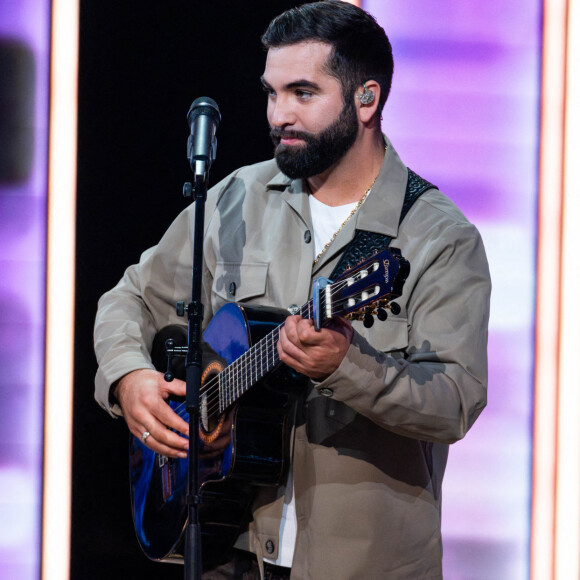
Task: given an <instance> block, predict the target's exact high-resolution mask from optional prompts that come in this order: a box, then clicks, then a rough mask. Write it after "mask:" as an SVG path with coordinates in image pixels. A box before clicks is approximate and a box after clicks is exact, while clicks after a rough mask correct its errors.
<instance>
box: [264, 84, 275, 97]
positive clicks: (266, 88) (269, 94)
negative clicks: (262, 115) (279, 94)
mask: <svg viewBox="0 0 580 580" xmlns="http://www.w3.org/2000/svg"><path fill="white" fill-rule="evenodd" d="M262 90H263V91H264V92H265V93H266V94H267V95H268V96H269V97H271V96H274V95H275V94H276V93H275V92H274V89H272V88H271V87H265V86H262Z"/></svg>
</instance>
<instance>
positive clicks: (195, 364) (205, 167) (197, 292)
mask: <svg viewBox="0 0 580 580" xmlns="http://www.w3.org/2000/svg"><path fill="white" fill-rule="evenodd" d="M199 101H202V102H203V99H198V101H195V102H194V104H193V105H192V108H193V107H194V106H195V105H196V103H198V102H199ZM211 103H213V101H211ZM203 104H204V105H205V104H206V103H205V102H203ZM213 104H214V105H215V103H213ZM215 108H216V110H217V105H215ZM218 115H219V112H218ZM193 133H194V129H193V127H192V135H190V137H189V140H188V157H189V163H190V167H191V170H192V171H193V173H194V180H193V186H192V184H191V183H186V184H185V185H184V187H183V195H184V196H185V197H191V196H192V193H193V198H194V202H195V216H194V234H193V271H192V284H191V303H190V304H189V305H188V306H187V318H188V344H187V355H186V358H185V383H186V407H187V412H188V413H189V454H188V489H187V511H188V519H187V525H186V531H185V548H184V559H185V580H201V574H202V562H201V525H200V522H199V506H200V504H201V494H200V493H199V481H198V479H199V478H198V474H199V420H200V389H201V375H202V342H201V338H202V323H203V304H202V302H201V288H202V271H203V234H204V221H205V202H206V199H207V183H208V179H209V167H210V165H211V162H212V160H213V157H215V149H216V141H215V136H214V139H213V142H212V144H211V145H210V146H209V157H203V156H202V157H201V158H200V157H199V156H197V155H196V154H195V153H196V150H195V147H196V144H195V142H194V135H193ZM205 143H206V142H203V141H202V145H204V144H205ZM198 144H199V141H198Z"/></svg>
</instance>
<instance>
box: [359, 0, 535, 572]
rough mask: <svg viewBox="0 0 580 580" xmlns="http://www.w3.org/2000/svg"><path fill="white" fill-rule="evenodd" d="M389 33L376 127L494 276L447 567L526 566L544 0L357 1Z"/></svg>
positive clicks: (452, 487)
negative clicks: (475, 243) (441, 198)
mask: <svg viewBox="0 0 580 580" xmlns="http://www.w3.org/2000/svg"><path fill="white" fill-rule="evenodd" d="M363 8H365V9H366V10H368V11H369V12H371V13H372V14H374V15H375V16H376V17H377V19H378V21H379V23H380V24H381V25H382V26H383V27H384V28H385V31H386V32H387V34H388V35H389V38H390V39H391V41H392V44H393V50H394V57H395V76H394V79H393V89H392V93H391V97H390V98H389V101H388V102H387V105H386V108H385V114H384V121H383V130H384V132H385V133H386V134H387V135H389V137H390V138H391V140H392V141H393V144H394V145H395V147H396V148H397V150H398V151H399V153H400V155H401V156H402V158H403V160H404V161H405V162H406V163H407V165H409V166H410V167H411V168H413V169H414V170H415V171H417V172H418V173H419V174H420V175H422V176H423V177H425V178H426V179H428V180H429V181H432V182H434V183H436V184H437V185H438V186H439V188H440V189H441V190H442V191H443V192H444V193H446V194H447V195H449V196H450V197H451V198H452V199H453V200H454V201H455V202H456V203H457V204H458V205H459V207H460V208H461V209H462V210H463V211H464V213H465V214H466V215H467V217H468V218H469V219H470V220H471V221H472V222H474V223H475V224H476V225H477V226H478V228H479V230H480V232H481V233H482V236H483V239H484V241H485V244H486V249H487V254H488V259H489V262H490V269H491V275H492V281H493V294H492V314H491V320H490V338H489V371H490V373H489V393H488V394H489V402H488V407H487V409H486V410H485V411H484V412H483V414H482V416H481V417H480V418H479V419H478V421H477V422H476V424H475V426H474V427H473V429H472V430H471V431H470V433H469V434H468V435H467V437H466V438H465V440H464V441H462V442H459V443H458V444H456V445H454V446H453V447H452V448H451V453H450V459H449V464H448V469H447V474H446V479H445V484H444V501H443V534H444V569H445V579H446V580H464V579H467V578H469V580H492V579H496V578H509V579H510V580H520V579H521V580H524V579H525V578H527V577H528V542H529V526H530V513H529V504H530V487H531V479H530V477H531V444H532V442H531V435H532V431H531V425H532V403H533V401H532V396H533V341H534V332H533V325H534V285H535V278H534V254H535V244H536V214H535V212H536V198H537V152H538V118H539V90H540V87H539V79H540V74H539V71H540V51H541V2H540V1H537V2H531V3H530V2H528V1H526V0H513V1H512V2H507V3H506V2H503V1H501V0H490V1H488V2H476V1H474V0H470V1H465V0H442V1H440V2H421V1H420V0H387V1H385V0H363Z"/></svg>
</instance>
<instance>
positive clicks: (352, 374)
mask: <svg viewBox="0 0 580 580" xmlns="http://www.w3.org/2000/svg"><path fill="white" fill-rule="evenodd" d="M385 359H386V355H385V353H383V352H382V351H379V350H376V349H375V348H373V347H372V346H371V345H370V344H369V343H368V341H367V340H366V339H365V338H364V337H362V336H361V335H360V334H359V333H358V332H357V331H356V330H355V332H354V334H353V337H352V342H351V343H350V346H349V348H348V350H347V352H346V355H345V357H344V358H343V359H342V362H341V363H340V365H339V367H338V368H337V369H336V370H335V371H334V372H333V373H332V374H331V375H329V376H328V377H326V378H325V379H324V380H323V381H315V380H313V381H312V383H313V385H314V387H315V389H316V390H317V391H318V394H319V395H321V396H324V397H333V398H334V399H337V400H338V401H346V400H348V399H352V398H354V397H356V396H357V395H358V394H359V393H360V392H361V391H362V390H363V389H364V387H365V385H366V384H367V383H368V382H369V377H373V378H375V379H378V380H382V377H383V375H384V367H383V365H384V361H385Z"/></svg>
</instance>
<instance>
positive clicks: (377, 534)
mask: <svg viewBox="0 0 580 580" xmlns="http://www.w3.org/2000/svg"><path fill="white" fill-rule="evenodd" d="M262 41H263V44H264V46H265V48H267V49H268V53H267V58H266V66H265V70H264V74H263V77H262V84H263V86H264V90H265V91H266V93H267V102H268V105H267V117H268V122H269V124H270V127H271V134H272V139H273V141H274V144H275V146H276V148H275V160H271V161H267V162H264V163H260V164H257V165H254V166H250V167H245V168H242V169H240V170H238V171H236V172H234V173H233V174H232V175H231V176H229V177H228V178H226V179H225V180H223V181H222V182H221V183H219V184H218V185H216V186H215V187H214V188H212V190H210V192H209V194H208V202H207V213H206V234H205V241H204V260H205V263H204V272H203V275H204V283H203V303H204V305H205V313H206V317H205V320H204V324H207V323H208V322H209V320H210V319H211V317H212V316H213V315H214V314H215V313H216V311H217V310H218V309H219V308H220V307H221V306H222V305H224V304H225V303H227V302H230V301H236V302H241V303H246V304H256V305H265V306H277V307H284V308H285V307H288V306H290V305H291V304H298V305H300V304H302V303H304V302H305V301H306V300H307V299H308V297H309V292H310V287H311V283H312V280H313V279H315V278H318V277H320V276H329V275H330V274H331V272H332V270H333V268H334V267H335V266H336V264H337V263H338V262H339V260H340V258H341V255H342V253H343V251H344V250H345V247H346V246H347V245H348V244H349V242H350V241H351V240H352V239H353V237H354V236H355V231H356V230H363V231H366V232H371V233H372V234H380V235H384V236H391V237H392V238H393V243H392V245H393V246H395V247H397V248H399V249H400V250H401V253H402V255H403V256H404V257H405V258H406V259H407V260H409V262H410V264H411V270H410V274H409V276H408V279H407V281H406V283H405V285H404V288H403V295H402V297H401V298H400V299H398V300H397V302H398V304H399V305H400V306H401V311H400V313H397V314H394V313H391V314H389V317H388V319H387V320H386V321H385V322H377V323H376V324H374V326H372V327H371V328H370V329H367V328H365V327H364V326H363V325H362V323H360V322H353V323H352V324H350V323H348V322H347V321H345V320H343V319H341V318H335V319H333V321H332V323H331V324H330V325H328V326H327V327H324V328H322V329H321V330H318V331H317V330H315V329H314V327H313V323H312V321H310V320H304V319H302V318H301V317H299V316H290V317H288V319H287V320H286V323H285V325H284V327H283V329H282V330H281V332H280V340H279V342H278V345H277V348H278V353H279V356H280V359H281V360H282V361H283V362H284V363H286V364H287V365H289V366H290V367H292V368H293V369H295V370H296V371H299V372H300V373H303V374H304V375H306V376H307V377H309V378H310V379H311V380H310V384H309V386H308V387H307V388H305V389H304V392H303V393H302V395H301V397H300V398H299V400H298V403H297V406H296V413H295V423H294V427H293V433H292V436H293V437H292V463H291V469H290V474H289V478H288V483H287V485H286V486H285V487H282V488H279V489H277V490H274V491H272V490H268V489H265V490H263V492H262V493H260V494H259V495H258V498H257V500H256V502H255V504H254V506H253V514H252V521H251V522H250V523H249V527H248V530H247V532H246V533H244V534H242V536H241V537H240V539H239V541H238V544H237V545H238V547H240V548H242V549H245V550H248V551H250V552H253V553H254V554H255V555H256V562H257V563H254V564H253V571H252V569H251V566H246V567H244V566H243V565H240V564H235V565H233V566H230V568H229V569H230V570H233V569H235V570H237V571H236V572H231V577H242V573H241V572H240V570H242V569H244V570H246V571H245V572H244V575H243V577H245V578H254V577H258V576H257V574H258V572H257V570H258V569H260V571H261V573H262V574H265V575H266V577H272V578H273V577H289V575H290V569H291V575H292V578H297V579H303V578H304V579H305V578H313V579H326V578H333V579H342V578H344V579H347V578H350V579H360V578H371V579H383V578H388V579H414V580H416V579H432V578H441V577H442V564H441V533H440V510H441V483H442V478H443V473H444V470H445V464H446V459H447V453H448V445H449V444H450V443H453V442H454V441H456V440H458V439H461V438H462V437H463V436H464V435H465V434H466V432H467V431H468V429H469V428H470V427H471V425H472V424H473V422H474V421H475V419H476V418H477V416H478V415H479V414H480V412H481V410H482V409H483V408H484V406H485V402H486V381H487V360H486V343H487V320H488V313H489V292H490V282H489V273H488V267H487V262H486V258H485V252H484V249H483V246H482V242H481V239H480V236H479V234H478V233H477V231H476V229H475V228H474V227H473V226H472V225H471V224H470V223H469V222H468V221H467V220H466V219H465V217H464V216H463V215H462V214H461V212H460V211H459V210H458V209H457V208H456V207H455V206H454V205H453V203H452V202H451V201H450V200H449V199H447V198H446V197H445V196H444V195H442V194H441V193H440V192H439V191H438V190H437V189H435V188H434V187H430V188H427V191H425V192H424V193H423V194H422V195H421V197H419V198H418V200H417V201H415V203H414V204H413V205H412V207H411V208H410V210H409V211H408V213H407V215H406V217H405V218H404V220H403V221H402V223H401V224H400V225H399V219H400V216H401V210H402V207H403V201H404V198H405V191H406V188H407V183H408V180H409V179H410V178H411V175H412V174H411V173H410V172H409V171H408V170H407V168H406V167H405V165H404V164H403V163H402V162H401V160H400V158H399V157H398V155H397V153H396V152H395V150H394V148H393V146H392V145H391V143H390V142H389V141H388V140H386V138H385V137H384V136H383V135H382V133H381V127H380V120H381V110H382V107H383V105H384V103H385V101H386V99H387V96H388V93H389V90H390V85H391V77H392V70H393V64H392V55H391V47H390V44H389V41H388V39H387V37H386V36H385V33H384V31H383V30H382V28H380V27H379V26H378V24H377V23H376V22H375V20H374V19H373V18H372V17H370V16H369V15H368V14H366V13H365V12H364V11H362V10H361V9H359V8H356V7H354V6H352V5H350V4H346V3H342V2H337V1H332V0H331V1H323V2H317V3H313V4H307V5H304V6H301V7H299V8H295V9H292V10H289V11H288V12H286V13H284V14H282V15H281V16H279V17H278V18H276V19H275V20H274V21H273V22H272V23H271V24H270V26H269V28H268V30H267V31H266V33H265V34H264V36H263V38H262ZM192 221H193V220H192V208H188V209H186V210H185V211H184V212H183V213H182V214H181V215H180V216H179V217H178V218H177V219H176V221H175V222H174V223H173V225H172V226H171V227H170V228H169V230H168V231H167V233H166V234H165V236H164V237H163V239H162V240H161V242H160V243H159V245H158V246H156V247H154V248H151V249H150V250H148V251H147V252H145V253H144V254H143V256H142V258H141V261H140V263H139V264H137V265H135V266H132V267H131V268H129V269H128V270H127V272H126V274H125V276H124V278H123V279H122V280H121V282H120V283H119V284H118V285H117V286H116V287H115V288H114V289H113V290H111V291H110V292H109V293H107V294H105V295H104V296H103V298H102V299H101V302H100V305H99V312H98V316H97V323H96V330H95V344H96V352H97V356H98V359H99V364H100V367H99V371H98V374H97V379H96V398H97V400H98V401H99V402H100V404H101V405H102V406H103V407H104V408H106V409H108V410H109V412H111V414H114V415H119V414H121V412H122V414H123V416H124V417H125V419H126V421H127V424H128V426H129V428H130V430H131V432H132V433H133V435H135V436H136V437H142V436H144V434H147V435H146V436H144V440H146V444H147V445H148V446H149V447H150V448H151V449H153V450H154V451H156V452H158V453H160V454H163V455H167V456H170V457H185V456H186V454H187V442H186V440H185V439H184V437H183V435H187V432H188V426H187V424H186V423H185V422H184V421H182V420H181V419H180V418H179V417H177V415H175V414H174V413H173V411H172V410H171V409H170V408H169V407H168V406H167V405H166V404H165V399H167V398H168V397H169V395H171V394H173V395H180V396H182V395H184V393H185V386H184V384H183V383H182V382H180V381H174V382H173V383H166V382H165V381H164V380H163V376H162V374H161V373H158V372H157V371H155V370H153V365H152V364H151V360H150V357H149V354H148V353H149V351H150V348H151V344H152V340H153V337H154V335H155V333H156V332H157V331H158V330H159V329H160V328H162V327H164V326H166V325H168V324H183V321H182V320H180V319H178V318H177V317H176V315H175V308H174V306H175V302H176V301H178V300H183V299H187V297H188V296H189V294H190V287H189V284H190V268H191V255H192V248H191V239H192V235H191V234H192V232H191V227H192ZM173 430H175V431H173ZM180 434H181V435H180ZM240 553H241V554H244V552H238V561H239V560H240V559H241V560H243V559H244V556H243V555H242V556H240V555H239V554H240ZM247 561H248V562H251V559H250V556H249V554H247ZM236 566H237V567H236ZM226 569H227V567H226V568H224V569H222V572H215V573H209V574H207V575H206V576H207V577H209V578H221V577H227V576H226V574H227V572H226V571H225V570H226ZM264 570H265V572H264ZM272 570H274V572H272ZM220 574H221V575H220Z"/></svg>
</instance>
